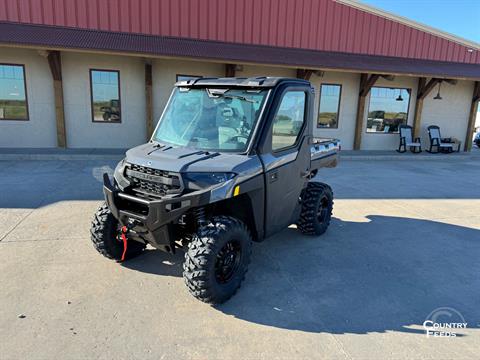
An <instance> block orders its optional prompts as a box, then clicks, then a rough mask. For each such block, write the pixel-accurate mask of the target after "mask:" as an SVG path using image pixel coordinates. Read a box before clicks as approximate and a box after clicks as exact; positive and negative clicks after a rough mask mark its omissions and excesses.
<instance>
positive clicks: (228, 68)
mask: <svg viewBox="0 0 480 360" xmlns="http://www.w3.org/2000/svg"><path fill="white" fill-rule="evenodd" d="M236 67H237V65H235V64H225V77H235V69H236Z"/></svg>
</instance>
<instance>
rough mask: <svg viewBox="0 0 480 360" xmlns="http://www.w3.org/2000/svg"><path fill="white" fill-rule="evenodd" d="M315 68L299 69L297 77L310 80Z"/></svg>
mask: <svg viewBox="0 0 480 360" xmlns="http://www.w3.org/2000/svg"><path fill="white" fill-rule="evenodd" d="M312 74H313V70H307V69H297V79H303V80H307V81H309V80H310V78H311V77H312Z"/></svg>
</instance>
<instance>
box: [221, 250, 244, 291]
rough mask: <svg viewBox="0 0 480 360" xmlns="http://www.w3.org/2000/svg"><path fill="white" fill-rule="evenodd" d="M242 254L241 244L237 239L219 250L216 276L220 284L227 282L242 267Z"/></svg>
mask: <svg viewBox="0 0 480 360" xmlns="http://www.w3.org/2000/svg"><path fill="white" fill-rule="evenodd" d="M241 255H242V251H241V246H240V243H239V242H237V241H229V242H228V243H226V244H225V245H224V246H223V248H222V249H221V250H220V251H219V252H218V254H217V260H216V262H215V278H216V279H217V281H218V282H219V283H220V284H225V283H227V282H229V281H230V280H231V279H232V278H233V276H234V275H235V273H236V272H237V270H238V268H239V267H240V260H241Z"/></svg>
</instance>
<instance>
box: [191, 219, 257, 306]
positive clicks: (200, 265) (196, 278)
mask: <svg viewBox="0 0 480 360" xmlns="http://www.w3.org/2000/svg"><path fill="white" fill-rule="evenodd" d="M251 252H252V237H251V235H250V231H249V230H248V228H247V226H246V225H245V224H244V223H243V222H241V221H240V220H238V219H235V218H233V217H230V216H216V217H213V218H212V219H211V220H210V221H209V222H208V225H206V226H203V227H202V228H200V229H199V230H198V231H197V233H196V234H194V236H193V238H192V241H191V242H190V243H189V245H188V250H187V252H186V253H185V262H184V264H183V278H184V280H185V284H186V285H187V287H188V289H189V291H190V293H191V294H192V295H193V296H194V297H196V298H197V299H199V300H201V301H203V302H206V303H209V304H220V303H223V302H225V301H227V300H228V299H230V298H231V297H232V296H233V295H234V294H235V293H236V291H237V290H238V288H239V287H240V285H241V283H242V281H243V279H244V278H245V273H246V272H247V269H248V264H249V263H250V255H251Z"/></svg>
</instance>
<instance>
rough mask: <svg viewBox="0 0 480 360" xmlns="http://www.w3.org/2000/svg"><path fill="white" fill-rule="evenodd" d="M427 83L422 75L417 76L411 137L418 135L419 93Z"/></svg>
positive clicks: (421, 106)
mask: <svg viewBox="0 0 480 360" xmlns="http://www.w3.org/2000/svg"><path fill="white" fill-rule="evenodd" d="M426 83H427V79H426V78H424V77H421V78H418V87H417V98H416V99H415V114H414V116H413V138H414V139H415V138H417V137H420V127H421V123H422V111H423V98H421V97H420V94H421V93H422V91H423V88H424V87H425V84H426Z"/></svg>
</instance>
